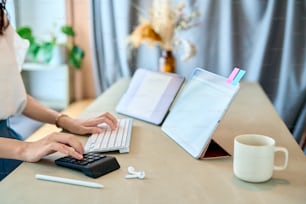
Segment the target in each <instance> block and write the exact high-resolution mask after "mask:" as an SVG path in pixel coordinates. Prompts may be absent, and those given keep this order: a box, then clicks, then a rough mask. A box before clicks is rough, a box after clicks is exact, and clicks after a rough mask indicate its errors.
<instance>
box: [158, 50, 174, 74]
mask: <svg viewBox="0 0 306 204" xmlns="http://www.w3.org/2000/svg"><path fill="white" fill-rule="evenodd" d="M159 70H160V71H161V72H171V73H175V58H174V56H173V53H172V51H171V50H163V51H162V56H161V57H160V58H159Z"/></svg>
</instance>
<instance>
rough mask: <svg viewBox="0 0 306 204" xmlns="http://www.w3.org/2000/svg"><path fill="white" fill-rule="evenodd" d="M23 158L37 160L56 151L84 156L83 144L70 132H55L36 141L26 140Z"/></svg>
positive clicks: (79, 156) (77, 156)
mask: <svg viewBox="0 0 306 204" xmlns="http://www.w3.org/2000/svg"><path fill="white" fill-rule="evenodd" d="M23 144H24V147H23V148H22V152H21V155H22V158H21V159H22V160H23V161H27V162H37V161H39V160H40V159H41V158H43V157H44V156H47V155H49V154H52V153H54V152H61V153H63V154H67V155H70V156H72V157H74V158H76V159H82V158H83V153H84V149H83V145H82V144H81V142H80V141H78V139H77V138H76V137H75V136H74V135H72V134H68V133H61V132H55V133H52V134H50V135H47V136H46V137H44V138H42V139H40V140H38V141H35V142H24V143H23Z"/></svg>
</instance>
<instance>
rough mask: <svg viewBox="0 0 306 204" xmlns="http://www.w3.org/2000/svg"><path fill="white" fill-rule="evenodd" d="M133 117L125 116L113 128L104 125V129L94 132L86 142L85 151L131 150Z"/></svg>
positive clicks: (123, 151) (124, 151)
mask: <svg viewBox="0 0 306 204" xmlns="http://www.w3.org/2000/svg"><path fill="white" fill-rule="evenodd" d="M132 125H133V119H131V118H123V119H119V120H118V127H117V128H116V129H115V130H111V129H110V128H109V127H107V126H104V127H103V128H105V129H104V131H102V132H101V133H99V134H92V135H91V136H90V137H89V138H88V139H87V142H86V144H85V152H110V151H119V152H120V153H127V152H129V151H130V142H131V134H132Z"/></svg>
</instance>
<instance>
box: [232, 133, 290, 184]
mask: <svg viewBox="0 0 306 204" xmlns="http://www.w3.org/2000/svg"><path fill="white" fill-rule="evenodd" d="M275 152H283V153H284V155H285V158H284V164H283V165H282V166H275V165H274V155H275ZM233 159H234V175H235V176H236V177H238V178H240V179H242V180H244V181H248V182H264V181H267V180H269V179H271V177H272V174H273V171H274V170H284V169H285V168H287V164H288V150H287V149H286V148H284V147H275V140H274V139H272V138H271V137H267V136H264V135H257V134H245V135H239V136H236V137H235V141H234V158H233Z"/></svg>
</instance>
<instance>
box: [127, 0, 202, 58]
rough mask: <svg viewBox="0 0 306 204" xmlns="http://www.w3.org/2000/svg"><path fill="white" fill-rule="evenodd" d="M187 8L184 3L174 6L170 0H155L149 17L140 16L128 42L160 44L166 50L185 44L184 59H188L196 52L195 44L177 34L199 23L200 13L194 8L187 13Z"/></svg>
mask: <svg viewBox="0 0 306 204" xmlns="http://www.w3.org/2000/svg"><path fill="white" fill-rule="evenodd" d="M185 8H186V7H185V4H184V3H180V4H179V5H178V6H177V7H176V8H174V7H173V5H172V4H171V3H170V1H169V0H153V4H152V7H151V9H150V11H149V13H148V17H147V18H145V17H140V23H139V25H138V26H137V27H136V28H135V30H134V31H133V32H132V33H131V35H130V36H129V37H128V43H129V44H131V45H132V47H134V48H138V47H139V46H140V45H141V44H147V45H149V46H153V45H159V46H160V47H161V48H162V49H163V50H165V51H174V48H175V47H177V46H179V45H183V47H184V48H185V49H184V54H183V56H182V60H183V61H187V60H188V59H190V58H191V57H193V56H194V55H195V54H196V48H195V45H194V44H193V43H191V42H190V41H188V40H185V39H181V38H179V36H178V35H177V34H178V32H179V31H182V30H187V29H190V28H192V27H194V26H196V25H198V24H199V22H195V19H196V18H197V17H198V16H199V15H200V13H199V12H198V11H195V10H192V11H191V13H190V14H189V15H187V14H186V12H185Z"/></svg>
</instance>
